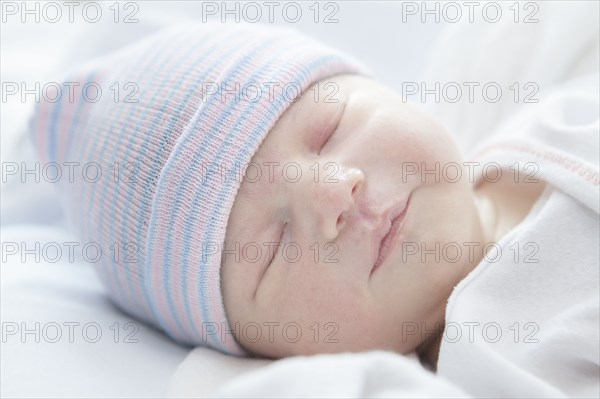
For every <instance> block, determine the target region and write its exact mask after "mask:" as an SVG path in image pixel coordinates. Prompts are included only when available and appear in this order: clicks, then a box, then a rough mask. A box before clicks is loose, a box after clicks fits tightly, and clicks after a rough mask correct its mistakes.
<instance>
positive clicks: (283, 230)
mask: <svg viewBox="0 0 600 399" xmlns="http://www.w3.org/2000/svg"><path fill="white" fill-rule="evenodd" d="M286 227H287V223H285V224H284V225H283V228H282V229H281V234H280V235H279V240H278V241H277V247H276V248H275V251H273V256H272V257H271V259H270V260H269V263H268V264H267V265H268V266H271V264H273V260H275V256H276V255H277V252H279V248H281V242H282V241H283V235H284V234H285V228H286Z"/></svg>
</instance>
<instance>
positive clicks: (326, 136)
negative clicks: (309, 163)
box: [317, 103, 346, 155]
mask: <svg viewBox="0 0 600 399" xmlns="http://www.w3.org/2000/svg"><path fill="white" fill-rule="evenodd" d="M341 107H342V109H341V110H340V111H339V112H340V113H339V115H338V116H337V118H336V121H335V126H333V127H331V128H328V129H325V130H324V131H323V133H321V137H319V142H320V143H321V144H320V146H319V151H317V155H321V151H323V148H325V146H326V145H327V143H329V141H330V140H331V138H332V137H333V136H335V133H336V132H337V130H338V128H339V126H340V123H341V122H342V118H343V117H344V112H345V111H346V103H343V104H341Z"/></svg>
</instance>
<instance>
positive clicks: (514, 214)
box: [475, 173, 546, 242]
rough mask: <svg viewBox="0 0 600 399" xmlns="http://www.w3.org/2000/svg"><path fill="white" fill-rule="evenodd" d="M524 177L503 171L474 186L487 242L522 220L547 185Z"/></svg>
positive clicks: (502, 235)
mask: <svg viewBox="0 0 600 399" xmlns="http://www.w3.org/2000/svg"><path fill="white" fill-rule="evenodd" d="M525 177H526V176H523V175H520V174H519V175H518V178H516V179H515V176H514V175H513V174H512V173H503V174H502V178H501V179H500V180H499V181H497V182H494V183H491V182H485V181H484V182H482V183H481V184H480V185H479V186H478V187H477V188H476V189H475V196H476V199H477V207H478V210H479V217H480V220H481V224H482V228H483V231H484V235H485V241H486V242H498V241H499V240H500V239H502V237H504V235H506V233H508V232H509V231H510V230H512V229H513V228H514V227H516V226H517V225H518V224H519V223H521V222H522V221H523V219H525V217H526V216H527V214H528V213H529V211H530V210H531V207H532V206H533V204H534V203H535V201H536V200H537V199H538V198H539V196H540V194H541V193H542V191H543V189H544V188H545V186H546V183H545V182H544V181H543V180H539V181H538V182H528V181H525Z"/></svg>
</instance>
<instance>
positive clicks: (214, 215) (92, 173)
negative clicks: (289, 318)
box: [30, 24, 365, 356]
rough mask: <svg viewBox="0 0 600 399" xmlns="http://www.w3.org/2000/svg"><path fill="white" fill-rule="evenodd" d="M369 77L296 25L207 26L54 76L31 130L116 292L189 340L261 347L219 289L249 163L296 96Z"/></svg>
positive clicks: (148, 318) (130, 308)
mask: <svg viewBox="0 0 600 399" xmlns="http://www.w3.org/2000/svg"><path fill="white" fill-rule="evenodd" d="M364 72H365V69H364V67H363V66H361V65H360V64H359V63H357V62H356V61H354V60H352V59H350V58H348V57H346V56H344V55H343V54H341V53H339V52H337V51H335V50H333V49H330V48H328V47H326V46H324V45H322V44H319V43H317V42H315V41H314V40H312V39H310V38H308V37H306V36H303V35H301V34H299V33H298V32H295V31H293V30H291V29H289V28H276V27H267V26H259V25H240V24H238V25H227V24H197V25H189V26H188V25H186V26H179V27H175V28H168V29H166V30H162V31H160V32H158V33H156V34H154V35H152V36H149V37H147V38H146V39H144V40H142V41H140V42H138V43H135V44H133V45H131V46H128V47H126V48H124V49H122V50H120V51H117V52H115V53H112V54H109V55H106V56H103V57H100V58H98V59H96V60H94V61H91V62H88V63H86V64H84V65H82V66H79V67H76V68H74V69H73V70H71V71H69V72H68V73H67V74H66V75H65V76H66V77H65V78H64V80H63V81H62V83H61V84H60V85H59V84H56V85H49V86H48V85H46V86H47V87H46V86H45V95H44V98H43V101H41V102H40V103H39V104H38V105H37V107H36V111H35V113H34V115H33V117H32V119H31V125H30V133H31V138H32V139H33V141H34V143H35V147H36V148H37V152H38V155H39V157H40V158H41V160H42V162H43V163H45V165H46V166H47V165H52V166H53V167H55V168H57V169H59V170H61V171H62V177H61V179H60V181H58V184H57V186H58V187H59V193H60V195H61V197H62V200H63V203H64V208H65V211H66V214H67V218H68V223H69V224H70V225H71V226H72V228H73V229H74V231H75V233H76V234H77V237H78V239H79V240H80V241H79V244H80V245H81V247H82V248H83V249H82V252H83V253H84V254H87V258H86V259H87V260H88V261H90V262H92V263H93V264H94V266H95V269H96V271H97V272H98V274H99V277H100V279H101V281H102V282H103V284H104V285H105V287H106V290H107V292H108V295H109V297H110V298H111V300H112V301H113V302H114V303H115V304H116V305H117V306H118V307H119V308H121V309H122V310H123V311H125V312H126V313H129V314H131V315H133V316H134V317H137V318H139V319H141V320H143V321H145V322H147V323H149V324H152V325H154V326H156V327H158V328H160V329H162V330H164V331H165V332H166V333H167V334H168V335H169V336H171V337H172V338H173V339H174V340H176V341H178V342H180V343H183V344H187V345H194V346H196V345H203V346H209V347H213V348H215V349H217V350H220V351H222V352H225V353H229V354H232V355H236V356H243V355H248V354H247V353H246V352H245V351H244V350H243V348H242V347H241V346H240V345H239V343H238V342H237V341H236V339H235V336H234V329H235V328H236V326H231V325H230V324H229V322H228V320H227V317H226V314H225V308H224V305H223V298H222V294H221V286H220V284H221V283H220V265H221V255H222V249H223V248H222V247H223V245H224V240H225V232H226V227H227V222H228V217H229V214H230V211H231V208H232V206H233V202H234V200H235V196H236V193H237V191H238V189H239V187H240V184H241V181H242V180H241V179H240V178H239V176H240V173H238V172H239V171H240V170H241V175H242V176H243V171H244V166H245V165H248V164H249V162H250V161H251V158H252V156H253V155H254V154H255V152H256V150H257V149H258V147H259V145H260V144H261V142H262V141H263V139H264V138H265V137H266V135H267V134H268V132H269V131H270V130H271V128H272V127H273V125H274V124H275V122H276V121H277V119H278V118H279V117H280V116H281V114H282V113H283V112H284V111H285V110H286V109H287V108H288V107H289V106H290V105H291V104H292V102H293V100H294V98H295V97H296V95H298V94H299V93H301V92H303V91H304V90H306V89H307V88H308V87H309V86H310V85H311V84H313V83H315V82H317V81H319V80H321V79H325V78H328V77H332V76H335V75H338V74H344V73H364ZM223 171H226V173H223Z"/></svg>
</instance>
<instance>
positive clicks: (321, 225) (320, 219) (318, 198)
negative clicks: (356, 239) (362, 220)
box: [311, 166, 365, 240]
mask: <svg viewBox="0 0 600 399" xmlns="http://www.w3.org/2000/svg"><path fill="white" fill-rule="evenodd" d="M325 169H327V168H325ZM364 179H365V175H364V173H363V171H362V170H360V169H358V168H355V167H341V166H340V167H337V168H335V170H334V169H333V168H332V169H331V170H330V171H329V173H324V174H322V175H321V176H319V179H316V180H315V181H314V182H313V183H314V184H312V185H311V187H312V193H313V201H312V204H311V208H312V210H313V212H314V216H315V218H316V222H317V225H316V226H315V227H317V228H318V229H319V230H320V231H319V233H320V236H322V237H323V238H324V239H326V240H332V239H334V238H336V237H337V236H338V234H339V233H340V231H341V230H342V229H343V228H344V225H345V224H346V222H347V219H348V216H349V215H350V214H351V213H352V212H354V211H356V207H357V204H356V199H357V197H358V195H360V191H361V185H362V183H363V181H364Z"/></svg>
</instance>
